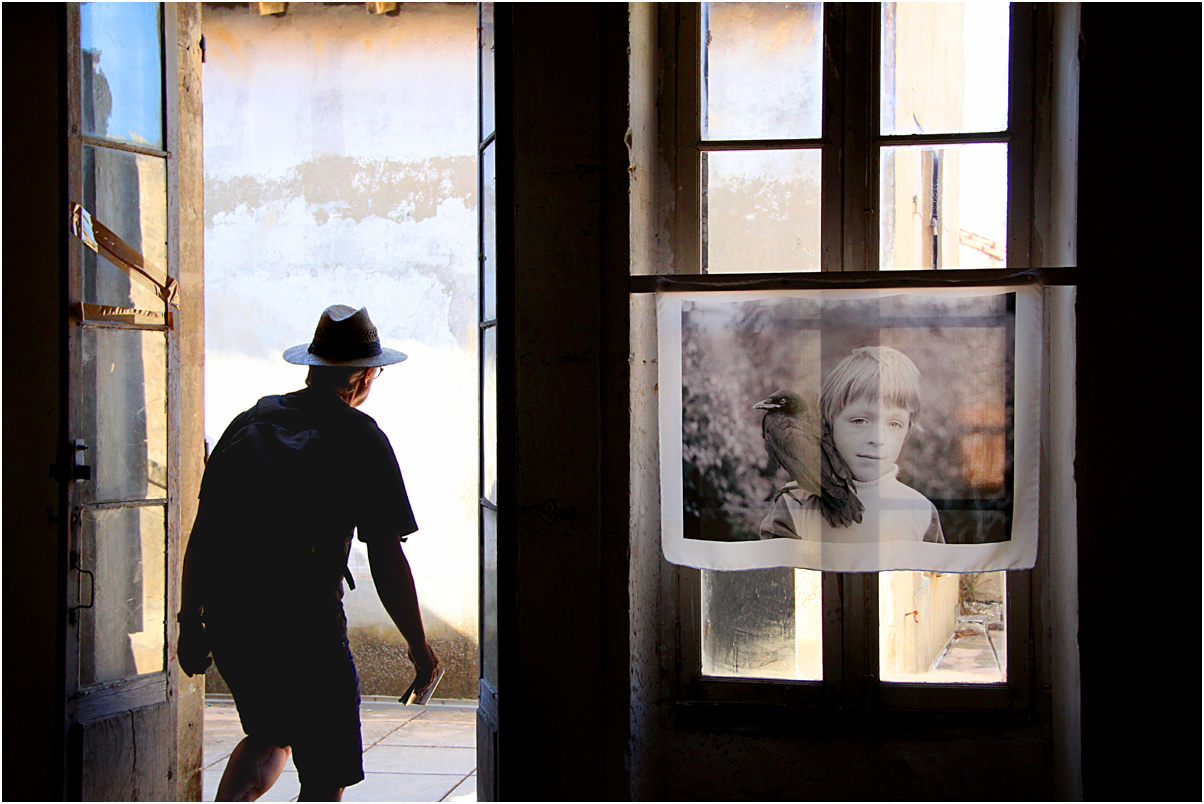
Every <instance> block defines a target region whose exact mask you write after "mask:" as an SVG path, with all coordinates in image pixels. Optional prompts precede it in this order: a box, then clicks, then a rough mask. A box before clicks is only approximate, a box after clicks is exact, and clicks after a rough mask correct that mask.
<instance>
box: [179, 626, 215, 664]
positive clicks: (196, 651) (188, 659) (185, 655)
mask: <svg viewBox="0 0 1204 804" xmlns="http://www.w3.org/2000/svg"><path fill="white" fill-rule="evenodd" d="M179 622H180V635H179V638H178V639H177V644H176V659H177V660H178V661H179V662H180V669H181V670H183V671H184V675H186V676H188V677H189V678H191V677H192V676H196V675H202V674H204V672H205V671H206V670H208V669H209V665H211V664H213V659H212V658H211V657H210V656H209V643H208V640H207V639H205V624H204V623H202V622H201V620H200V617H181V618H180V619H179Z"/></svg>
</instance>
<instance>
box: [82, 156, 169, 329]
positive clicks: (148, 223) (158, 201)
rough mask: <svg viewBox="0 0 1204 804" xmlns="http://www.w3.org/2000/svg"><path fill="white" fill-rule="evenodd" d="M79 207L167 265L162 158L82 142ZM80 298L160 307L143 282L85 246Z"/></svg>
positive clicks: (145, 258) (154, 261) (149, 260)
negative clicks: (82, 164)
mask: <svg viewBox="0 0 1204 804" xmlns="http://www.w3.org/2000/svg"><path fill="white" fill-rule="evenodd" d="M83 205H84V208H85V209H87V210H88V211H89V212H91V213H92V216H93V218H95V220H96V221H98V222H100V223H102V224H104V225H105V226H107V227H108V228H109V229H110V230H112V232H113V234H115V235H117V236H118V237H120V238H121V239H122V240H124V241H125V242H126V243H127V244H129V245H130V246H131V247H132V248H134V249H135V250H136V251H137V252H138V253H139V254H141V255H142V259H143V261H144V262H146V263H149V264H150V265H153V266H155V267H156V268H158V269H159V270H160V271H162V272H166V270H167V162H166V161H164V160H162V159H159V158H156V157H153V156H142V155H140V154H132V153H128V152H125V151H114V150H111V149H109V148H92V147H87V146H86V147H85V148H84V200H83ZM83 282H84V287H83V298H84V301H87V302H92V303H94V304H109V305H114V306H116V307H137V308H139V309H142V310H154V311H160V312H161V311H162V310H163V301H162V300H161V299H160V298H159V296H158V294H157V293H156V292H155V290H154V289H153V288H152V287H151V286H150V285H149V284H147V283H145V282H143V281H141V280H139V279H133V278H132V277H131V276H130V275H129V274H127V273H126V272H125V271H124V270H122V269H121V268H118V267H117V266H115V265H113V264H112V263H111V262H109V261H108V260H106V259H105V258H104V257H102V256H100V255H99V254H97V253H96V252H95V251H93V250H92V249H90V248H87V247H84V271H83Z"/></svg>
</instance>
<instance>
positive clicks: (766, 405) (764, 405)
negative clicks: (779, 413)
mask: <svg viewBox="0 0 1204 804" xmlns="http://www.w3.org/2000/svg"><path fill="white" fill-rule="evenodd" d="M777 409H778V405H777V404H776V403H774V401H773V400H772V399H762V400H761V401H760V402H758V403H757V404H755V405H753V410H777Z"/></svg>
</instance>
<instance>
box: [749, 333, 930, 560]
mask: <svg viewBox="0 0 1204 804" xmlns="http://www.w3.org/2000/svg"><path fill="white" fill-rule="evenodd" d="M919 412H920V371H919V369H917V368H916V365H915V363H913V362H912V361H911V359H910V358H908V357H907V355H905V354H903V353H902V352H900V351H898V350H897V349H893V348H891V347H889V346H866V347H861V348H858V349H854V350H853V352H852V354H850V355H848V356H847V357H845V358H844V359H843V360H841V361H840V363H838V364H837V366H836V368H834V369H833V370H832V371H831V373H829V374H828V376H827V378H826V379H825V380H824V384H823V388H822V390H821V393H820V415H821V417H822V431H823V438H824V439H825V440H829V441H830V444H831V446H833V447H834V448H835V451H836V453H837V454H838V455H839V457H840V458H841V459H842V460H843V462H844V464H845V465H846V466H847V468H848V471H849V474H851V479H850V483H851V486H852V490H853V492H854V493H855V495H856V497H857V499H858V500H859V501H860V502H861V505H862V508H863V510H862V511H861V515H860V517H859V521H853V522H846V523H844V524H840V525H833V524H830V522H829V521H827V519H825V517H823V516H822V506H821V501H820V497H819V496H817V495H815V494H810V493H807V492H805V491H803V489H801V488H800V487H799V485H798V483H796V482H792V483H788V484H787V485H785V486H784V487H782V488H781V489H780V490H779V491H778V494H777V496H776V498H775V500H774V503H773V508H772V509H771V510H770V512H769V514H768V515H767V516H766V517H765V519H764V520H762V522H761V529H760V530H761V534H760V535H761V538H762V539H776V538H788V539H808V540H813V541H825V542H838V543H845V544H860V543H866V542H880V541H925V542H936V543H939V544H944V542H945V536H944V533H943V532H942V531H941V522H940V518H939V516H938V515H937V511H936V508H935V507H934V506H933V505H932V503H931V502H930V501H929V500H928V498H926V497H925V496H924V495H923V494H921V493H920V492H918V491H916V490H915V489H913V488H911V487H910V486H907V485H904V484H903V483H901V482H899V479H898V474H899V467H898V465H897V463H896V462H897V460H898V458H899V453H900V452H902V450H903V445H904V443H906V441H907V437H908V435H909V434H910V433H911V428H912V426H913V425H914V424H915V421H916V418H917V416H918V415H919ZM842 468H843V467H842Z"/></svg>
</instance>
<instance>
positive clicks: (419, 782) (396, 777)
mask: <svg viewBox="0 0 1204 804" xmlns="http://www.w3.org/2000/svg"><path fill="white" fill-rule="evenodd" d="M463 779H464V777H463V776H462V775H459V774H437V773H367V774H365V775H364V781H362V782H360V783H359V784H355V785H352V786H351V787H348V788H347V789H346V790H345V791H343V801H442V800H443V797H444V796H446V795H447V794H448V793H450V792H451V791H452V790H454V789H455V788H456V786H457V785H459V784H460V782H461V781H463Z"/></svg>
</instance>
